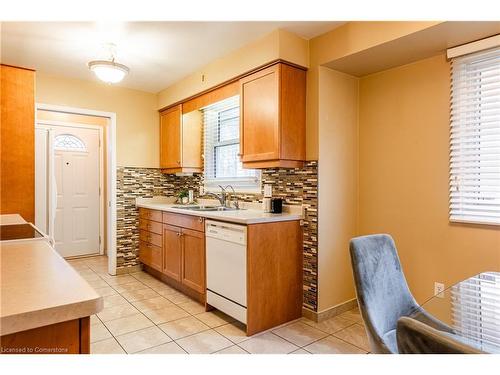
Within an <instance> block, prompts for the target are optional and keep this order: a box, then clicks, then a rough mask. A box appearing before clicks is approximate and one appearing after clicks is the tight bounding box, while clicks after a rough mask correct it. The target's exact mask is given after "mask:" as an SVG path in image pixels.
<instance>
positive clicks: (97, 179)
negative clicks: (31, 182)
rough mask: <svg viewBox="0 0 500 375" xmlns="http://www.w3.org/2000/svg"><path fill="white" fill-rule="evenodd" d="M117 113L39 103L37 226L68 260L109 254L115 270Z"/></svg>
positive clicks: (37, 126)
mask: <svg viewBox="0 0 500 375" xmlns="http://www.w3.org/2000/svg"><path fill="white" fill-rule="evenodd" d="M115 118H116V117H115V114H114V113H109V112H101V111H93V110H87V109H79V108H69V107H61V106H53V105H46V104H37V110H36V122H35V127H36V129H35V130H36V131H35V155H36V158H35V225H36V226H37V227H39V228H40V229H41V230H42V231H44V232H45V233H46V234H47V235H48V236H49V238H50V239H51V242H52V244H53V246H54V248H55V249H56V251H58V252H59V254H60V255H61V256H63V257H65V258H68V259H71V258H77V257H84V256H95V255H104V254H105V255H107V257H108V273H109V274H111V275H115V274H116V156H115V155H116V150H115V142H116V141H115V134H116V129H115V127H116V121H115Z"/></svg>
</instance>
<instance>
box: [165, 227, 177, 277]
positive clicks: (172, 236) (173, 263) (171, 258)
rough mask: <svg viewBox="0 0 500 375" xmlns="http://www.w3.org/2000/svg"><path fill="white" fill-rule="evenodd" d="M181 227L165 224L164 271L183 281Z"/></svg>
mask: <svg viewBox="0 0 500 375" xmlns="http://www.w3.org/2000/svg"><path fill="white" fill-rule="evenodd" d="M181 235H182V232H181V228H179V227H174V226H172V225H163V273H164V274H165V275H167V276H169V277H171V278H172V279H174V280H177V281H181V258H182V241H181Z"/></svg>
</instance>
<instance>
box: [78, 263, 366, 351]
mask: <svg viewBox="0 0 500 375" xmlns="http://www.w3.org/2000/svg"><path fill="white" fill-rule="evenodd" d="M82 266H85V267H86V268H85V269H78V270H77V269H75V271H77V272H78V273H80V272H81V271H85V272H87V271H91V272H92V273H93V274H95V275H96V276H97V277H98V279H97V280H102V281H104V282H105V283H106V284H107V286H108V287H110V288H111V289H112V290H113V291H114V292H115V293H116V294H112V295H109V297H111V296H114V295H119V296H121V297H122V298H123V299H124V300H125V301H126V302H127V303H128V304H129V305H131V306H132V307H133V308H134V309H135V310H136V311H137V313H134V314H130V315H125V316H123V317H120V318H115V319H111V320H108V321H106V322H104V321H103V320H102V319H101V318H100V317H99V316H98V315H97V314H96V317H97V318H98V319H99V321H100V323H101V324H103V326H104V327H105V328H106V330H107V331H108V332H109V334H110V335H111V337H112V338H113V339H114V340H115V341H116V342H117V343H118V345H119V346H120V348H122V349H123V351H124V352H125V353H127V354H135V353H141V352H143V351H146V350H150V349H154V348H156V347H158V346H161V345H164V344H167V343H163V344H158V345H154V346H151V347H149V348H146V349H143V350H140V351H138V352H134V353H128V352H127V351H126V350H125V348H124V347H123V346H122V345H121V344H120V342H119V340H118V339H117V337H120V336H123V335H128V334H131V333H134V332H138V331H141V330H144V329H147V328H151V327H157V328H159V329H160V330H161V331H162V332H163V334H165V335H166V336H167V337H168V338H169V339H170V340H171V341H169V342H168V343H175V344H176V345H177V346H178V347H180V348H181V349H182V350H183V351H184V352H186V353H188V352H187V351H186V349H184V348H183V347H182V345H181V344H179V343H178V341H179V340H182V339H185V338H188V337H191V336H195V335H197V334H200V333H203V332H208V331H213V332H214V333H215V334H217V335H219V336H221V337H223V338H225V339H226V340H228V341H229V342H230V343H231V345H228V346H226V347H223V348H220V349H218V350H217V351H215V352H212V353H218V352H221V351H223V350H225V349H228V348H231V347H233V346H236V347H237V348H239V349H241V350H243V351H244V352H245V353H249V354H251V353H250V352H248V351H247V350H246V349H244V348H243V347H242V346H240V345H241V344H243V343H244V342H246V341H248V340H251V339H252V338H256V337H258V336H260V335H263V334H265V333H271V334H272V335H273V336H275V337H277V338H279V339H282V340H284V341H286V342H288V343H290V344H292V345H294V346H295V347H296V348H297V349H294V350H293V351H292V352H290V353H293V352H295V351H297V350H300V349H302V350H304V351H306V352H307V353H311V352H309V351H308V350H307V349H306V347H307V346H309V345H312V344H314V343H316V342H318V341H321V340H324V339H326V338H328V337H333V338H335V339H337V340H340V341H342V342H344V343H346V344H349V345H351V346H353V347H355V348H357V349H359V350H362V351H364V352H366V349H364V348H362V347H360V346H358V345H356V344H354V343H352V342H349V341H347V340H345V339H343V338H341V337H338V336H336V334H337V333H339V332H341V331H344V330H345V329H348V328H350V327H352V326H354V325H356V324H359V325H361V324H360V323H359V322H358V321H357V320H356V321H354V320H352V319H349V318H344V319H346V320H348V321H350V322H351V324H349V325H347V326H345V327H343V328H341V329H339V330H337V331H335V332H333V333H329V332H327V331H324V330H322V329H320V328H318V327H315V326H313V325H310V324H308V323H307V322H304V321H301V319H300V318H299V319H296V320H294V321H292V322H289V323H286V324H284V325H282V326H280V327H276V328H273V329H270V330H267V331H264V332H261V333H259V334H257V335H254V336H252V337H248V338H246V339H244V340H243V341H239V342H235V341H233V340H231V338H230V337H227V336H225V335H224V334H222V333H220V332H218V331H217V328H220V327H222V326H225V325H227V324H232V323H234V321H230V322H224V323H223V324H220V325H217V326H214V327H211V326H208V325H207V324H206V323H205V322H203V321H202V320H200V319H199V318H197V317H196V315H200V314H203V312H200V313H198V314H193V313H191V312H189V311H188V310H186V309H184V308H183V307H182V306H180V305H181V304H185V303H189V302H191V301H194V300H191V299H190V298H189V297H187V296H186V297H187V298H188V299H189V301H183V302H179V303H176V302H173V301H171V300H169V299H168V295H163V294H160V293H159V292H158V291H157V290H155V289H154V287H153V286H150V285H148V284H146V283H145V282H144V281H143V280H156V279H155V278H153V277H151V278H149V277H146V278H138V277H136V275H134V273H136V274H141V273H140V272H134V273H129V274H124V275H117V276H126V275H127V276H130V277H132V278H133V279H134V280H133V281H129V282H125V283H123V284H116V285H112V284H110V283H108V281H107V280H106V278H104V277H103V276H101V274H99V273H98V272H97V271H96V270H94V269H93V268H92V266H91V265H87V264H82ZM100 266H101V265H99V264H95V265H94V267H95V268H101V267H100ZM100 271H101V270H100ZM82 277H84V276H83V275H82ZM141 279H142V280H141ZM135 282H139V283H141V284H142V285H143V286H144V289H132V290H124V291H123V292H119V291H118V290H116V289H115V288H116V287H120V286H122V285H127V284H130V283H135ZM167 287H168V288H171V287H170V286H167ZM102 288H105V287H102ZM145 289H150V290H152V291H154V292H155V293H156V294H157V295H158V297H162V298H164V299H166V300H167V301H168V302H169V303H171V304H172V306H173V307H177V308H180V309H181V310H183V311H184V312H186V313H187V314H188V316H184V317H181V318H178V319H173V320H170V321H167V322H162V323H159V324H156V323H155V322H154V321H153V320H152V319H150V318H149V317H148V316H147V315H146V314H145V313H144V311H146V310H152V311H154V310H161V309H163V308H157V309H146V310H144V311H141V310H139V309H138V308H137V307H136V306H135V305H134V302H140V301H144V300H147V299H151V298H157V297H150V298H144V299H139V300H136V301H133V302H132V301H130V300H129V299H128V298H127V297H125V296H123V293H128V292H135V291H139V290H145ZM172 289H173V288H172ZM173 291H174V292H175V293H180V294H182V292H179V291H176V290H175V289H174V290H173ZM172 294H174V293H172ZM194 302H197V301H194ZM116 306H120V305H116ZM109 307H114V306H109ZM138 313H140V314H141V315H142V316H144V317H145V318H146V319H147V320H149V321H150V322H151V323H152V324H153V325H152V326H151V327H146V328H141V329H138V330H134V331H130V332H126V333H123V334H121V335H118V336H115V335H114V334H113V333H112V332H111V331H110V330H109V328H108V327H107V326H106V323H107V322H111V321H114V320H117V319H121V318H126V317H129V316H133V315H137V314H138ZM189 317H193V318H195V319H196V320H198V321H200V322H201V323H203V324H205V325H207V326H208V328H207V329H204V330H202V331H199V332H196V333H193V334H189V335H186V336H183V337H180V338H177V339H173V338H172V337H170V336H169V335H168V334H167V333H166V332H165V331H163V330H162V329H161V328H160V327H159V326H160V325H162V324H166V323H171V322H175V321H178V320H181V319H186V318H189ZM297 322H302V323H303V324H305V325H307V326H309V327H311V328H313V329H316V330H318V331H319V332H322V333H324V334H326V336H324V337H321V338H319V339H317V340H313V341H311V342H309V343H307V344H305V345H298V344H297V343H294V342H292V341H290V340H288V339H286V338H285V337H282V336H280V335H279V334H277V333H275V332H273V330H277V329H279V328H282V327H286V326H288V325H291V324H294V323H297ZM107 339H109V337H108V338H105V339H102V340H97V341H94V342H93V344H94V343H98V342H101V341H104V340H107ZM290 353H287V354H290ZM188 354H189V353H188ZM311 354H313V353H311Z"/></svg>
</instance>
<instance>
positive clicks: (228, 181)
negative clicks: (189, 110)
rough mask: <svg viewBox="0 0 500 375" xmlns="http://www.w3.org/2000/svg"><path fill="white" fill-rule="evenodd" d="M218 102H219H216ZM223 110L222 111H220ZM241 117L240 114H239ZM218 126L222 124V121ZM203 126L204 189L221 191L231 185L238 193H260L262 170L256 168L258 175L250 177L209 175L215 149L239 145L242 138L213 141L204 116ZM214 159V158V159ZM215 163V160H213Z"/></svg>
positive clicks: (237, 105) (226, 108) (227, 108)
mask: <svg viewBox="0 0 500 375" xmlns="http://www.w3.org/2000/svg"><path fill="white" fill-rule="evenodd" d="M214 104H217V103H214ZM211 106H212V105H210V106H207V107H205V108H202V111H203V110H206V109H209V108H210V107H211ZM237 107H239V101H238V104H235V105H234V106H231V107H225V108H224V111H226V110H230V109H234V108H237ZM220 112H222V111H220ZM238 117H239V116H238ZM218 126H220V121H219V124H218ZM203 127H204V132H203V134H204V140H203V144H204V151H203V153H204V164H205V168H204V173H203V177H204V190H205V191H208V192H218V191H220V186H222V187H226V186H227V185H231V186H232V187H233V188H234V190H235V192H237V193H250V194H260V193H261V190H262V181H261V180H262V173H261V171H260V170H256V172H257V173H256V176H255V177H248V178H243V177H240V178H215V179H214V178H210V177H208V175H209V173H210V171H209V168H210V167H207V165H212V164H211V163H209V162H208V161H209V159H210V158H213V159H215V149H216V148H217V147H221V146H228V145H239V143H240V140H239V138H238V139H231V140H226V141H220V142H219V141H212V140H210V139H209V137H207V134H208V131H207V129H206V121H205V117H204V116H203ZM213 159H212V160H213ZM213 163H215V161H213Z"/></svg>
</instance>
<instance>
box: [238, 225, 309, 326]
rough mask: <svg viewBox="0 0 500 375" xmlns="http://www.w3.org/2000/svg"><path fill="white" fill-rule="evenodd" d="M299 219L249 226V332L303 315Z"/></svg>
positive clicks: (301, 252) (300, 229)
mask: <svg viewBox="0 0 500 375" xmlns="http://www.w3.org/2000/svg"><path fill="white" fill-rule="evenodd" d="M302 254H303V251H302V228H301V226H300V222H299V221H287V222H279V223H265V224H252V225H249V226H248V250H247V304H248V311H247V334H248V335H252V334H255V333H257V332H261V331H263V330H266V329H269V328H271V327H275V326H277V325H280V324H283V323H285V322H288V321H290V320H293V319H297V318H299V317H300V316H302V285H303V283H302V262H303V260H302V256H303V255H302Z"/></svg>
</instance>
